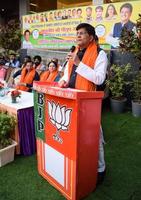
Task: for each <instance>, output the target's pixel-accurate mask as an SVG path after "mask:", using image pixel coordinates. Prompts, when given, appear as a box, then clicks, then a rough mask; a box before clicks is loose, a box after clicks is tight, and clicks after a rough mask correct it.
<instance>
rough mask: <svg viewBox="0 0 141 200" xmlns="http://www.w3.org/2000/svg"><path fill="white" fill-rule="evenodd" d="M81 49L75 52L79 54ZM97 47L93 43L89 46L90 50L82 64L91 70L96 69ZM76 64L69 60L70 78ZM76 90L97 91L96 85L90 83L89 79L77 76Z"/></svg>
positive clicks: (85, 54) (87, 51)
mask: <svg viewBox="0 0 141 200" xmlns="http://www.w3.org/2000/svg"><path fill="white" fill-rule="evenodd" d="M78 50H79V48H78V47H77V48H76V50H75V53H77V52H78ZM97 55H98V54H97V45H96V44H95V43H94V42H92V43H90V44H89V46H88V48H87V49H86V51H85V53H84V56H83V59H82V62H83V63H84V64H86V65H87V66H89V67H90V68H93V67H94V64H95V61H96V58H97ZM73 65H74V62H73V61H72V60H69V63H68V67H69V77H70V75H71V72H72V68H73ZM75 88H76V89H80V90H86V91H94V90H95V89H96V87H95V84H94V83H92V82H91V81H88V80H87V79H85V78H83V77H82V76H81V75H79V74H77V77H76V83H75Z"/></svg>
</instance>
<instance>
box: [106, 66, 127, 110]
mask: <svg viewBox="0 0 141 200" xmlns="http://www.w3.org/2000/svg"><path fill="white" fill-rule="evenodd" d="M130 69H131V66H130V64H127V65H123V66H119V65H112V66H111V68H110V71H109V74H108V78H107V80H106V85H107V87H108V88H109V91H110V95H111V98H110V102H111V109H112V111H113V112H114V113H121V112H123V111H124V109H125V105H126V101H127V99H126V97H125V96H124V88H125V86H126V85H128V84H129V82H128V81H127V74H128V73H129V71H130Z"/></svg>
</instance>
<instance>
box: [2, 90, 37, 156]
mask: <svg viewBox="0 0 141 200" xmlns="http://www.w3.org/2000/svg"><path fill="white" fill-rule="evenodd" d="M0 111H4V112H7V113H8V114H10V115H12V116H15V117H16V119H17V125H16V127H15V131H14V134H12V138H13V139H14V140H15V141H16V142H17V143H18V146H17V147H16V154H23V155H25V156H28V155H32V154H34V153H35V151H36V142H35V129H34V103H33V93H29V92H24V91H21V98H18V102H17V103H12V101H11V96H10V93H8V94H7V95H6V96H4V97H0Z"/></svg>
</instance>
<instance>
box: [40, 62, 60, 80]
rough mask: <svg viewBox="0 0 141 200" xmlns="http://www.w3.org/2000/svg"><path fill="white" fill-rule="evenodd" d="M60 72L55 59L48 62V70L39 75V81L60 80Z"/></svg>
mask: <svg viewBox="0 0 141 200" xmlns="http://www.w3.org/2000/svg"><path fill="white" fill-rule="evenodd" d="M60 78H61V77H60V73H59V72H58V66H57V63H56V62H55V61H50V62H49V63H48V70H47V71H45V72H43V73H42V74H41V75H40V81H45V82H58V81H59V80H60Z"/></svg>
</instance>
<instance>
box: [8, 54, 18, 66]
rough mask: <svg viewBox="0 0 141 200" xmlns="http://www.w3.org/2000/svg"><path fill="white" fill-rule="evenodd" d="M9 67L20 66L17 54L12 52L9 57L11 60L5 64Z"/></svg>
mask: <svg viewBox="0 0 141 200" xmlns="http://www.w3.org/2000/svg"><path fill="white" fill-rule="evenodd" d="M5 65H6V66H7V67H12V68H18V67H20V62H19V60H17V59H16V54H14V53H11V54H10V57H9V61H8V62H6V64H5Z"/></svg>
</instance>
